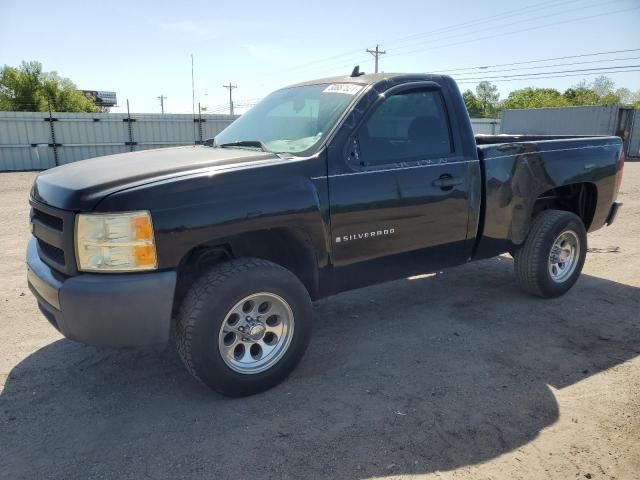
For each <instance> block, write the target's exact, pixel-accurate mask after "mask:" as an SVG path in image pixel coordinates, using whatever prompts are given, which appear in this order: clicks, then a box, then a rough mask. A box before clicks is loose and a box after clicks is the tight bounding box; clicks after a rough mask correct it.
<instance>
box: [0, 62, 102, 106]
mask: <svg viewBox="0 0 640 480" xmlns="http://www.w3.org/2000/svg"><path fill="white" fill-rule="evenodd" d="M49 102H51V109H52V110H53V111H56V112H99V111H100V109H99V108H98V107H97V106H96V105H94V104H93V103H92V102H91V101H90V100H88V99H87V98H85V96H84V95H83V94H82V92H80V91H79V90H78V89H77V87H76V86H75V85H74V83H73V82H72V81H71V80H69V79H68V78H62V77H60V76H59V75H58V74H57V73H56V72H44V71H43V70H42V64H41V63H40V62H22V64H21V65H20V66H19V67H17V68H14V67H10V66H8V65H5V66H4V67H2V68H0V111H27V112H45V111H47V110H48V109H49Z"/></svg>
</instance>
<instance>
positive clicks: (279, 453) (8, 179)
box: [0, 163, 640, 480]
mask: <svg viewBox="0 0 640 480" xmlns="http://www.w3.org/2000/svg"><path fill="white" fill-rule="evenodd" d="M34 177H35V174H33V173H2V174H0V205H1V208H0V222H1V223H0V224H1V225H2V228H1V229H0V239H1V240H2V245H3V252H2V256H1V257H0V258H1V261H0V274H1V275H0V309H1V311H0V321H1V322H2V323H1V328H0V478H6V479H12V480H13V479H21V478H30V479H31V478H37V479H44V478H56V479H58V478H59V479H63V478H64V479H76V478H77V479H90V478H91V479H93V478H114V479H143V478H144V479H161V478H162V479H164V478H167V479H168V478H171V479H176V478H198V479H200V478H210V479H218V478H233V479H261V478H291V479H298V478H331V479H338V478H358V479H361V478H434V479H489V478H505V479H517V478H536V479H539V478H554V479H555V478H557V479H582V478H593V479H601V478H602V479H625V480H626V479H634V478H635V479H637V478H640V295H639V292H640V241H639V240H640V163H627V165H626V167H625V180H624V184H623V192H624V193H623V194H622V195H621V201H623V202H624V203H625V206H624V208H623V209H622V210H621V213H620V215H619V217H618V219H617V221H616V223H615V224H614V225H613V226H612V227H610V228H605V229H602V230H600V231H598V232H596V233H595V234H592V235H590V236H589V241H590V245H589V246H590V247H591V248H592V249H595V251H594V252H593V253H590V254H589V255H588V257H587V263H586V265H585V271H584V273H583V275H582V277H581V279H580V280H579V281H578V283H577V284H576V286H575V287H574V288H573V290H572V291H571V292H569V293H568V294H567V295H566V296H564V297H562V298H559V299H554V300H539V299H534V298H531V297H528V296H526V295H524V294H522V293H520V291H518V290H517V288H516V286H515V285H514V281H513V275H512V262H511V259H510V258H509V257H500V258H497V259H493V260H489V261H483V262H479V263H476V264H471V265H467V266H464V267H459V268H455V269H452V270H447V271H445V272H444V273H438V274H436V275H431V276H425V277H424V278H419V279H414V280H402V281H397V282H393V283H389V284H384V285H379V286H375V287H372V288H367V289H363V290H359V291H355V292H349V293H346V294H342V295H339V296H337V297H333V298H330V299H328V300H324V301H321V302H319V303H317V304H316V305H315V322H316V323H315V332H314V338H313V340H312V343H311V346H310V348H309V351H308V352H307V355H306V356H305V358H304V359H303V361H302V363H301V365H300V366H299V368H298V369H297V370H296V372H295V373H294V375H293V376H292V377H291V378H290V379H289V380H288V381H286V382H285V383H284V384H282V385H280V386H279V387H277V388H275V389H273V390H271V391H269V392H266V393H264V394H261V395H257V396H254V397H251V398H246V399H235V400H231V399H227V398H223V397H220V396H218V395H216V394H214V393H211V392H210V391H208V390H206V389H205V388H204V387H202V386H200V385H199V384H198V383H196V382H195V381H193V380H192V379H191V378H190V377H189V375H188V374H187V373H186V371H185V370H184V369H183V367H182V365H181V364H180V362H179V359H178V357H177V355H176V354H175V352H174V349H173V348H167V349H166V350H165V351H157V350H151V351H111V350H100V349H95V348H92V347H87V346H83V345H80V344H76V343H74V342H71V341H68V340H65V339H63V338H62V337H61V336H60V335H59V334H58V333H57V332H55V331H54V329H53V328H52V327H50V326H49V324H48V323H47V322H46V320H45V319H44V318H43V317H42V316H41V315H40V313H39V312H38V310H37V307H36V302H35V300H34V299H33V297H32V296H31V294H30V293H29V291H28V289H27V286H26V280H25V268H24V264H23V257H24V250H25V245H26V242H27V239H28V237H29V230H28V207H27V195H28V192H29V188H30V185H31V183H32V181H33V178H34ZM610 247H619V252H617V253H614V252H611V250H612V249H611V248H610Z"/></svg>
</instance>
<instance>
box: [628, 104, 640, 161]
mask: <svg viewBox="0 0 640 480" xmlns="http://www.w3.org/2000/svg"><path fill="white" fill-rule="evenodd" d="M630 132H631V133H630V135H629V148H628V149H627V156H628V157H635V158H640V110H636V111H635V112H634V115H633V120H632V121H631V129H630Z"/></svg>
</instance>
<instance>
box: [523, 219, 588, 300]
mask: <svg viewBox="0 0 640 480" xmlns="http://www.w3.org/2000/svg"><path fill="white" fill-rule="evenodd" d="M586 254H587V232H586V230H585V228H584V224H583V223H582V220H581V219H580V217H578V216H577V215H575V214H573V213H571V212H565V211H562V210H545V211H543V212H542V213H540V214H539V215H538V216H537V217H536V218H535V219H534V221H533V224H532V225H531V230H530V232H529V235H528V236H527V239H526V240H525V242H524V244H523V245H522V246H521V247H520V248H519V249H518V250H517V251H516V252H515V255H514V266H515V272H516V279H517V281H518V284H519V286H520V288H522V289H523V290H524V291H526V292H528V293H531V294H533V295H537V296H540V297H547V298H549V297H557V296H560V295H562V294H564V293H565V292H567V291H568V290H569V289H570V288H571V287H572V286H573V284H574V283H576V280H577V279H578V277H579V276H580V272H581V271H582V267H583V265H584V260H585V257H586Z"/></svg>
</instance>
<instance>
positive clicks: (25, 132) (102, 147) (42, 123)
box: [0, 112, 238, 171]
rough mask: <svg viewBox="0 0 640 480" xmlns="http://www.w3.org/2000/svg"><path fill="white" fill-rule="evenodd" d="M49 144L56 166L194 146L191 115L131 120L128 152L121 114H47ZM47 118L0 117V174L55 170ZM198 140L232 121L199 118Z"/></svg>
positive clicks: (218, 117) (195, 136) (13, 114)
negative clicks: (87, 159) (121, 154)
mask: <svg viewBox="0 0 640 480" xmlns="http://www.w3.org/2000/svg"><path fill="white" fill-rule="evenodd" d="M52 116H53V118H54V119H56V121H54V122H53V127H54V131H55V143H56V144H57V145H60V146H57V147H56V150H57V156H58V163H59V164H60V165H62V164H65V163H70V162H75V161H78V160H83V159H85V158H91V157H98V156H102V155H111V154H114V153H122V152H128V151H130V150H146V149H149V148H162V147H170V146H175V145H193V144H194V143H196V142H197V141H199V140H200V130H199V127H198V122H196V121H194V118H193V116H192V115H188V114H187V115H182V114H165V115H160V114H157V115H156V114H132V115H131V118H132V120H134V121H132V122H131V133H132V135H133V142H135V143H136V144H135V145H133V146H130V145H128V144H126V143H127V142H130V136H129V123H128V122H127V121H125V120H126V119H127V115H126V114H122V113H107V114H92V113H53V114H52ZM48 118H49V114H48V113H41V112H0V171H2V170H43V169H46V168H51V167H53V166H55V157H54V148H53V147H52V146H51V144H52V143H53V140H52V137H51V122H49V121H48ZM201 118H202V120H203V122H202V140H206V139H208V138H212V137H214V136H216V135H217V134H218V133H220V132H221V131H222V130H223V129H224V128H226V127H227V126H228V125H230V124H231V122H232V121H233V120H235V119H236V118H238V117H237V116H235V117H230V116H229V115H207V114H205V115H202V117H201Z"/></svg>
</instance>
